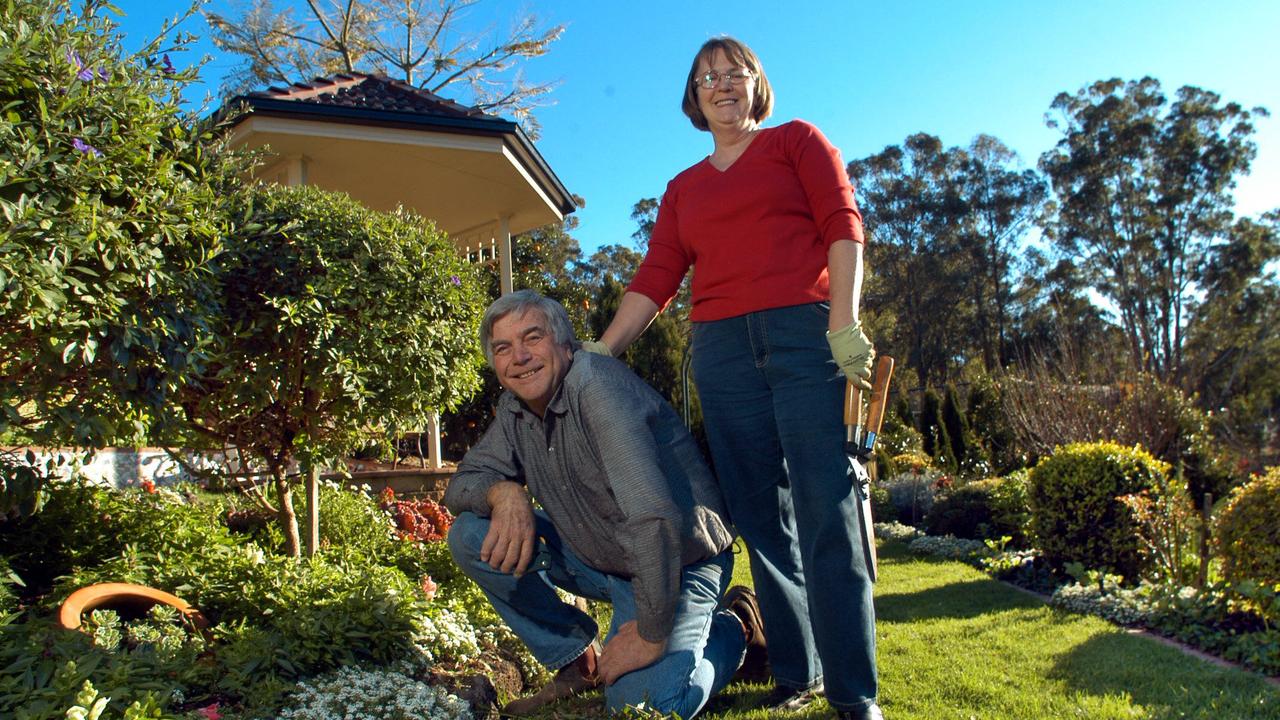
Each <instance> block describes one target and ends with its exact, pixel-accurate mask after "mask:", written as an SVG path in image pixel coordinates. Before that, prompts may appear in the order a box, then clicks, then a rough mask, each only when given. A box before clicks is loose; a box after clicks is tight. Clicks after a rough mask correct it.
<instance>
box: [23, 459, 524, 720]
mask: <svg viewBox="0 0 1280 720" xmlns="http://www.w3.org/2000/svg"><path fill="white" fill-rule="evenodd" d="M47 490H48V492H49V495H50V497H49V500H48V502H47V503H46V505H45V507H44V509H43V510H42V511H41V512H38V513H35V514H34V515H32V516H30V517H25V518H12V519H9V520H5V521H0V546H3V548H4V550H3V558H4V563H5V565H6V566H8V567H10V568H12V574H13V576H14V577H15V578H17V579H18V580H19V581H20V584H18V583H6V584H5V587H6V589H7V592H8V596H7V597H8V600H7V601H6V602H7V604H8V606H9V607H11V608H12V609H13V611H12V612H9V613H7V614H5V615H4V616H3V618H2V619H0V715H3V716H15V717H19V718H44V717H59V718H60V717H62V716H63V715H64V714H65V712H66V711H67V710H68V708H71V707H73V706H74V705H75V704H76V703H77V702H79V701H78V700H77V697H79V696H81V695H84V694H85V693H87V692H88V691H87V690H86V687H92V689H93V690H94V692H96V693H98V694H97V695H95V696H94V697H95V698H97V699H94V700H93V703H97V702H98V699H100V698H103V697H105V698H110V702H109V703H108V704H107V705H106V706H104V707H105V708H106V709H107V711H108V712H107V714H105V715H103V716H102V717H103V718H114V717H121V716H122V715H121V713H124V712H125V711H126V710H127V709H128V708H130V707H132V706H134V705H135V704H136V708H135V709H134V710H133V713H134V714H135V715H137V716H138V717H196V716H195V715H192V713H193V712H196V711H199V710H202V709H208V708H210V707H216V708H217V712H218V713H219V714H220V715H222V716H223V717H227V718H253V717H275V716H276V714H277V713H279V712H282V711H283V710H284V709H285V708H286V707H295V708H298V707H311V706H317V705H316V703H320V704H321V705H322V704H323V701H322V700H319V699H317V695H316V694H317V693H320V692H321V691H320V690H319V689H318V688H323V687H337V685H340V684H341V683H339V682H337V681H336V680H335V679H334V676H333V675H332V674H333V673H335V672H339V671H341V670H342V669H343V668H348V669H352V670H359V671H360V672H362V673H366V674H365V675H362V676H361V678H362V679H361V682H362V683H370V684H371V685H370V686H371V687H377V688H382V689H387V688H390V687H398V688H401V689H404V690H405V693H406V694H407V695H411V696H413V697H418V698H419V699H420V700H421V703H422V704H421V705H420V707H419V709H424V708H428V706H429V707H431V708H437V709H438V710H439V712H441V713H446V714H444V715H438V716H439V717H455V716H456V717H462V716H463V715H461V714H456V713H455V714H452V715H450V714H447V713H453V712H454V709H456V707H458V703H459V702H461V701H454V700H449V699H448V698H449V696H451V695H455V694H456V693H458V692H461V691H462V690H463V689H464V688H465V687H466V686H465V684H464V683H463V682H462V681H461V679H460V678H462V677H463V676H464V675H473V674H483V675H493V676H494V677H499V676H500V675H501V676H503V677H505V678H506V680H507V681H508V684H507V685H506V686H505V688H506V690H507V692H515V691H518V690H519V689H521V688H522V687H523V686H524V685H525V684H526V683H527V682H531V681H533V680H535V679H537V678H539V677H541V675H540V672H541V671H540V669H539V668H538V667H537V666H536V664H535V663H534V662H533V661H532V659H531V658H529V657H528V655H527V653H526V652H525V651H524V650H523V648H522V646H520V645H519V643H518V642H516V641H515V638H514V637H513V636H512V635H511V633H510V632H509V631H508V630H506V628H505V627H504V626H502V625H501V622H500V621H499V619H498V618H497V616H496V615H495V614H494V613H493V612H492V611H491V610H490V609H489V607H488V604H487V603H486V602H485V601H484V599H483V598H482V597H481V596H480V594H479V591H478V589H476V588H475V586H474V585H473V584H471V583H470V581H469V580H466V579H465V578H463V577H461V576H460V575H459V574H458V573H457V572H456V571H455V570H454V567H453V564H452V560H451V559H450V558H449V556H448V551H447V549H446V548H445V547H444V544H443V542H441V541H439V540H438V539H437V540H432V541H426V542H424V541H420V540H417V539H415V538H414V537H411V536H407V535H405V534H404V533H403V532H401V531H398V530H397V529H396V527H395V524H394V519H393V517H392V515H391V513H390V512H388V511H387V510H384V509H383V507H381V506H380V505H381V504H388V503H387V502H386V500H387V498H377V497H373V496H371V495H370V494H368V493H367V492H363V491H355V492H353V491H351V490H348V489H345V488H340V487H337V486H334V485H326V486H325V487H324V488H323V494H322V502H323V505H322V508H323V509H322V521H323V522H324V527H326V535H325V538H324V540H325V543H324V548H323V551H322V552H321V553H320V554H319V555H318V556H317V557H314V558H310V559H306V560H298V559H294V558H291V557H289V556H288V555H287V553H286V546H285V543H284V541H283V538H282V537H281V534H280V532H279V531H278V529H277V528H276V527H275V526H274V525H269V526H263V527H260V528H258V529H257V531H244V530H247V529H246V528H242V531H240V532H237V531H233V530H232V529H231V528H230V527H228V525H227V523H226V520H227V519H228V518H234V517H236V512H237V510H236V509H235V508H236V506H237V505H239V504H240V503H242V502H243V501H242V500H241V499H240V498H239V497H238V496H237V495H234V494H231V495H226V494H209V493H202V492H199V491H197V490H196V489H195V488H179V489H167V488H155V487H152V486H148V487H147V488H145V489H144V488H133V489H127V490H123V491H119V490H112V489H108V488H103V487H95V486H90V485H85V484H81V483H77V482H66V483H54V484H53V485H51V486H50V487H49V488H48V489H47ZM427 502H429V501H421V500H420V501H417V502H416V503H415V506H416V507H425V505H424V503H427ZM391 505H394V503H391ZM28 579H29V580H28ZM108 581H110V582H134V583H139V584H144V585H150V586H153V587H157V588H161V589H165V590H168V591H170V592H174V593H175V594H178V595H179V596H180V597H183V599H185V600H187V601H189V602H191V603H192V604H194V605H196V606H197V607H199V608H200V609H201V610H202V612H203V613H204V614H205V615H206V616H207V617H208V618H209V619H210V621H211V623H212V626H211V627H210V628H209V631H208V633H207V635H205V634H201V633H195V632H192V631H190V629H187V631H185V632H180V631H179V630H180V629H179V628H176V627H169V626H168V624H166V623H165V622H164V616H161V618H160V620H159V626H157V624H156V622H154V621H153V622H151V623H150V624H144V625H141V626H139V625H136V624H134V623H132V622H131V621H129V622H126V621H124V620H122V619H121V618H119V617H114V616H113V615H112V614H111V613H97V614H95V615H94V616H93V617H92V618H91V620H90V623H89V628H88V629H89V631H88V632H84V633H78V632H70V631H66V630H64V629H62V628H61V627H58V626H57V625H56V623H55V622H54V620H55V618H56V611H57V608H58V606H59V604H60V603H61V601H62V600H63V599H64V598H66V597H67V595H69V594H70V593H71V592H72V591H73V590H75V589H76V588H79V587H82V586H85V585H88V584H93V583H95V582H108ZM300 681H308V682H310V683H311V684H309V685H307V686H306V688H300V687H299V686H297V683H298V682H300ZM86 683H88V686H86ZM423 687H430V688H434V689H432V690H430V691H427V690H424V689H423ZM299 693H302V694H299ZM86 697H87V695H86ZM298 712H302V711H298ZM138 713H141V714H138ZM424 713H425V710H424ZM11 714H12V715H11ZM294 716H296V717H304V716H305V714H296V713H295V715H294ZM424 716H425V715H424Z"/></svg>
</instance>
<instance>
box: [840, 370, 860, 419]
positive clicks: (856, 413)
mask: <svg viewBox="0 0 1280 720" xmlns="http://www.w3.org/2000/svg"><path fill="white" fill-rule="evenodd" d="M844 424H845V425H848V426H849V427H854V426H855V425H861V424H862V388H860V387H858V386H857V385H854V384H853V381H851V380H850V381H847V382H845V384H844Z"/></svg>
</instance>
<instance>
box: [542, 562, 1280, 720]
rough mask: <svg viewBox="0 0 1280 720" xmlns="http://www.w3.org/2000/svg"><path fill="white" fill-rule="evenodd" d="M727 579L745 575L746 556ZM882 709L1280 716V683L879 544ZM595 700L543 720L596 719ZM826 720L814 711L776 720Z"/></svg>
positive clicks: (717, 704) (736, 719) (1056, 718)
mask: <svg viewBox="0 0 1280 720" xmlns="http://www.w3.org/2000/svg"><path fill="white" fill-rule="evenodd" d="M736 569H737V572H736V573H735V575H737V576H738V577H745V574H746V563H745V558H743V559H742V562H739V563H738V567H737V568H736ZM876 611H877V613H878V618H879V619H878V624H877V628H878V631H879V643H880V644H879V649H878V653H879V659H880V685H881V695H880V700H881V705H882V707H883V708H884V710H885V714H886V716H888V717H889V718H890V720H948V719H951V718H954V719H956V720H1060V719H1061V718H1088V719H1089V720H1110V719H1120V718H1124V719H1126V720H1129V719H1133V718H1143V719H1145V720H1173V719H1174V718H1179V719H1182V718H1188V719H1194V718H1206V719H1210V718H1212V719H1214V720H1265V719H1271V720H1277V719H1280V686H1277V685H1276V684H1273V683H1269V682H1268V681H1267V680H1265V679H1264V678H1262V677H1261V676H1260V675H1257V674H1254V673H1250V672H1246V671H1242V670H1237V669H1232V668H1223V667H1219V666H1217V665H1215V664H1212V663H1210V662H1206V661H1204V660H1201V659H1198V658H1196V657H1192V656H1190V655H1187V654H1185V653H1183V652H1181V651H1180V650H1178V649H1176V648H1173V647H1170V646H1168V645H1165V644H1163V643H1161V642H1158V641H1156V640H1154V639H1152V638H1149V637H1145V636H1142V635H1135V634H1131V633H1129V632H1127V631H1125V630H1124V629H1123V628H1118V627H1116V626H1115V625H1112V624H1110V623H1108V622H1106V621H1104V620H1101V619H1099V618H1095V617H1091V616H1084V615H1075V614H1068V613H1063V612H1060V611H1057V610H1055V609H1053V608H1051V607H1049V606H1048V605H1046V604H1045V602H1044V601H1042V600H1041V599H1040V598H1038V597H1035V596H1033V595H1029V594H1027V593H1024V592H1021V591H1019V590H1017V589H1015V588H1012V587H1010V586H1008V585H1006V584H1004V583H1001V582H998V581H995V580H992V579H990V578H989V577H988V576H986V575H985V574H983V573H982V572H980V571H978V570H976V569H974V568H972V567H970V566H969V565H966V564H964V563H961V562H957V561H948V560H937V559H929V558H924V559H922V558H918V557H915V556H912V555H911V554H910V553H908V552H907V550H906V547H905V545H904V544H901V543H896V542H887V543H882V545H881V549H880V581H879V583H878V584H877V587H876ZM767 690H768V687H767V686H762V685H751V684H741V683H739V684H735V685H731V686H730V687H729V688H728V689H727V690H726V691H725V692H724V693H722V694H721V696H720V697H718V698H716V699H714V700H713V701H712V704H711V706H710V707H709V708H708V709H707V711H706V712H704V714H703V715H701V716H700V717H702V718H707V720H713V719H720V720H748V719H751V720H763V719H764V718H768V717H770V715H769V714H768V713H766V712H765V711H763V710H758V709H754V708H755V706H756V705H757V704H758V703H759V701H760V699H761V698H762V697H763V696H764V694H765V692H767ZM602 715H603V713H601V712H599V710H598V700H597V701H592V700H586V699H584V700H583V701H581V702H575V703H562V704H561V705H558V706H555V707H554V708H553V709H551V710H548V711H547V712H546V713H544V714H543V715H542V716H541V717H544V718H553V717H554V718H561V719H567V718H574V717H601V716H602ZM780 717H791V718H797V719H798V718H829V717H831V713H830V711H829V710H828V709H827V708H826V707H825V706H822V707H819V708H811V709H810V710H809V711H807V712H804V713H796V714H792V715H786V716H780Z"/></svg>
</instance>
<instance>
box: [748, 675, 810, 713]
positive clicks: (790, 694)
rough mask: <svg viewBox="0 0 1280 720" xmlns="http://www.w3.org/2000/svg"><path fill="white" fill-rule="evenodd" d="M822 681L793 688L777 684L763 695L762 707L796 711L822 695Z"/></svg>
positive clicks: (772, 709) (779, 710)
mask: <svg viewBox="0 0 1280 720" xmlns="http://www.w3.org/2000/svg"><path fill="white" fill-rule="evenodd" d="M822 694H823V687H822V683H820V682H819V683H814V684H813V685H810V686H809V687H807V688H793V687H786V686H785V685H779V686H777V687H775V688H774V689H773V690H771V691H769V694H768V695H765V696H764V703H763V704H764V707H765V709H767V710H771V711H773V712H798V711H800V710H803V709H805V708H807V707H809V705H811V704H812V703H813V701H814V700H817V699H818V698H820V697H822Z"/></svg>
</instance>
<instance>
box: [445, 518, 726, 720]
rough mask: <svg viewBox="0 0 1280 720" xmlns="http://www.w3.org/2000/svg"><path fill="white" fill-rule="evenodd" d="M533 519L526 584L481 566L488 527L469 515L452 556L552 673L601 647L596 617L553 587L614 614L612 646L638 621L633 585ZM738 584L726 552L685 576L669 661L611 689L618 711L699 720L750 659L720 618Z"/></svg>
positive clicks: (457, 524)
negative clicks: (729, 590) (533, 546)
mask: <svg viewBox="0 0 1280 720" xmlns="http://www.w3.org/2000/svg"><path fill="white" fill-rule="evenodd" d="M535 516H536V521H537V532H538V535H539V536H540V538H541V540H540V541H539V543H538V551H537V554H536V555H535V556H534V560H533V562H532V563H531V566H530V568H529V570H528V571H527V572H525V574H524V575H523V576H522V577H519V578H517V577H515V576H514V575H512V574H511V573H504V572H502V571H500V570H494V569H493V568H491V567H489V564H488V563H486V562H483V561H481V560H480V547H481V544H482V543H483V542H484V537H485V534H486V533H488V532H489V520H488V518H482V517H479V516H477V515H475V514H473V513H469V512H465V513H462V514H461V515H459V516H458V517H457V519H455V520H454V523H453V527H452V528H451V529H450V530H449V550H450V551H451V552H452V553H453V559H454V561H455V562H457V563H458V566H459V567H460V568H462V571H463V572H464V573H466V575H467V576H468V577H470V578H471V579H472V580H475V581H476V583H477V584H478V585H480V587H481V588H482V589H483V590H484V592H485V595H487V596H488V598H489V602H491V603H493V607H494V608H495V609H496V610H497V611H498V614H499V615H501V616H502V619H503V620H505V621H506V622H507V625H508V626H509V627H510V628H511V630H512V631H514V632H515V634H516V635H517V636H519V637H520V639H521V640H523V641H524V643H525V645H527V646H528V647H529V650H530V651H531V652H532V653H533V656H534V657H535V658H537V659H538V662H540V663H542V664H543V665H545V666H547V667H548V668H551V669H553V670H554V669H558V668H561V667H564V666H565V665H568V664H569V663H570V662H572V661H573V660H574V659H576V658H577V657H578V656H579V655H581V654H582V652H583V650H585V649H586V647H587V645H589V644H590V643H591V641H592V640H594V639H595V637H596V632H597V626H596V623H595V621H594V620H592V619H591V617H590V616H589V615H587V614H586V613H583V612H582V611H581V610H579V609H578V608H576V607H574V606H573V605H570V604H569V603H566V602H564V601H563V600H561V599H560V597H559V596H558V595H557V594H556V592H555V590H554V589H553V588H552V583H554V584H555V585H556V586H558V587H561V588H563V589H565V590H567V591H569V592H570V593H573V594H574V595H580V596H582V597H586V598H592V599H595V600H603V601H606V602H609V603H610V604H612V605H613V620H612V622H611V624H610V626H609V633H608V635H607V636H606V637H605V643H606V645H607V644H608V641H609V640H610V639H611V638H612V637H613V635H614V634H615V633H616V632H617V631H618V628H619V627H621V626H622V625H623V624H624V623H626V622H627V621H630V620H634V619H635V617H636V606H635V597H634V595H633V593H632V588H631V582H630V581H629V580H626V579H623V578H620V577H617V576H614V575H607V574H605V573H602V572H600V571H598V570H595V569H594V568H591V567H589V566H588V565H586V564H585V563H584V562H583V561H582V560H581V559H579V558H578V557H577V556H576V555H574V554H573V552H571V551H570V550H569V548H568V547H567V546H565V545H564V544H563V543H562V542H561V540H560V536H559V535H558V534H557V533H556V531H555V528H554V527H553V526H552V524H551V521H550V519H548V518H547V516H546V515H545V514H544V513H543V512H542V511H535ZM732 576H733V555H732V554H731V553H730V552H728V551H725V552H723V553H720V554H719V555H717V556H716V557H714V558H712V559H710V560H707V561H704V562H701V563H697V564H694V565H689V566H687V567H685V568H684V572H683V574H682V576H681V582H680V601H679V605H678V606H677V608H676V616H675V627H674V628H673V629H672V631H671V636H670V637H669V638H668V641H667V652H666V655H664V656H663V657H662V658H661V659H660V660H658V662H656V663H654V664H652V665H650V666H648V667H646V668H642V669H640V670H636V671H634V672H631V673H627V674H626V675H624V676H622V677H621V678H618V680H617V681H616V682H615V683H614V684H613V685H611V686H609V687H607V688H605V701H606V703H607V705H608V708H609V710H610V711H611V712H617V711H620V710H621V709H622V708H623V707H625V706H627V705H639V704H640V703H645V704H646V705H647V706H648V707H652V708H655V709H657V710H659V711H660V712H664V713H673V712H674V713H679V714H680V717H683V718H691V717H693V716H694V714H696V713H697V712H698V711H699V710H701V709H702V706H703V705H705V704H706V702H707V700H708V699H709V698H710V697H711V696H712V695H714V694H715V693H716V692H718V691H719V690H720V689H721V688H723V687H724V686H725V685H726V684H728V682H729V680H730V679H731V678H732V677H733V674H734V672H736V671H737V669H738V665H740V664H741V663H742V658H743V656H744V655H745V653H746V640H745V639H744V638H743V635H742V626H741V624H740V623H739V622H738V620H737V619H736V618H735V617H734V616H733V614H732V613H730V612H729V611H727V610H722V611H720V612H716V603H717V602H718V600H719V599H720V597H721V596H722V595H723V594H724V590H725V586H726V585H727V584H728V583H729V581H730V580H731V579H732Z"/></svg>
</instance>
